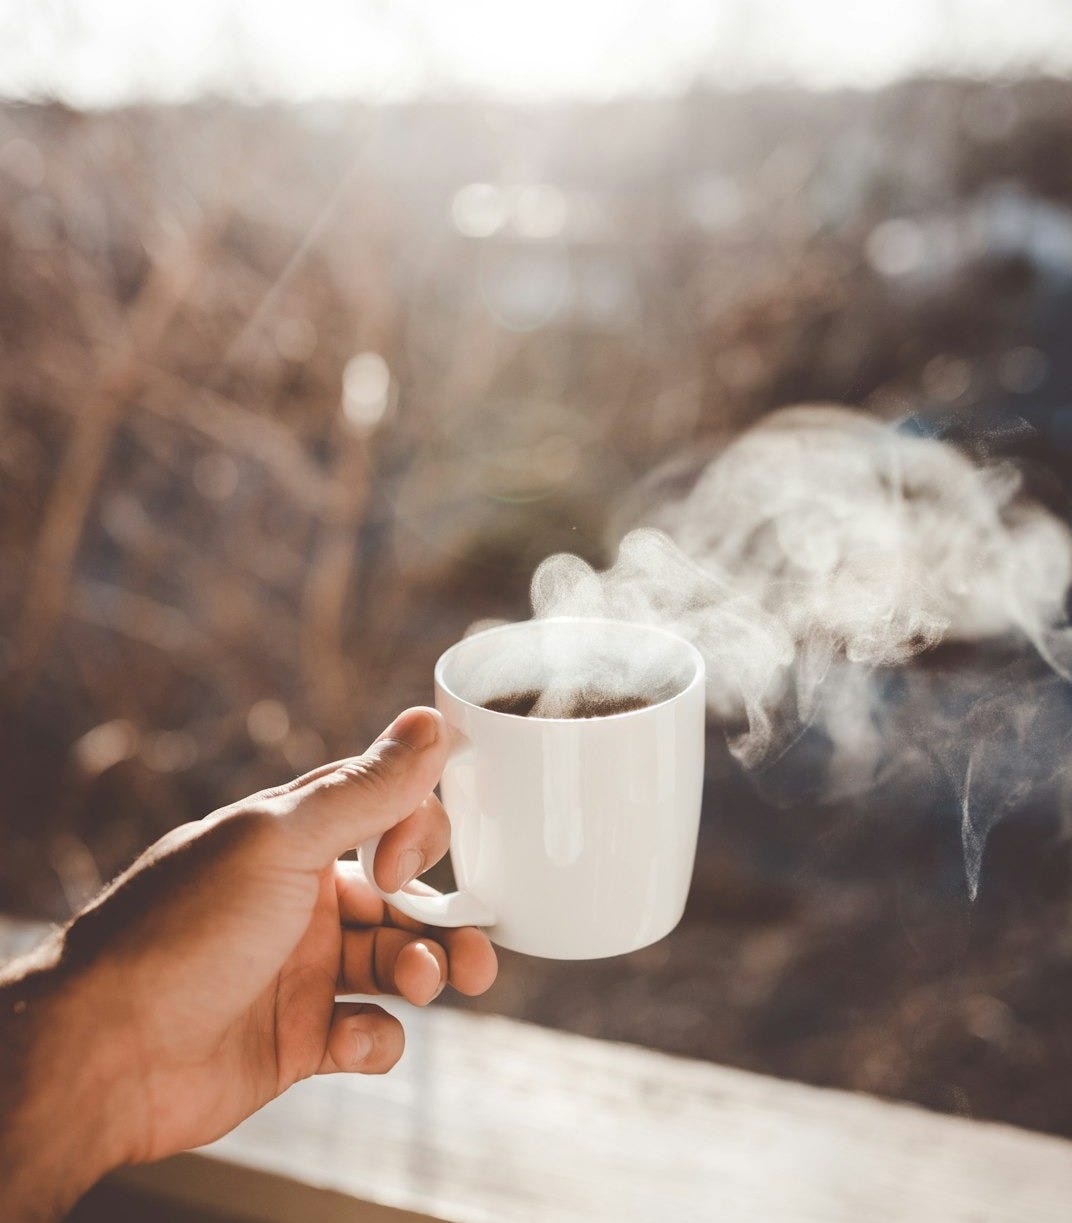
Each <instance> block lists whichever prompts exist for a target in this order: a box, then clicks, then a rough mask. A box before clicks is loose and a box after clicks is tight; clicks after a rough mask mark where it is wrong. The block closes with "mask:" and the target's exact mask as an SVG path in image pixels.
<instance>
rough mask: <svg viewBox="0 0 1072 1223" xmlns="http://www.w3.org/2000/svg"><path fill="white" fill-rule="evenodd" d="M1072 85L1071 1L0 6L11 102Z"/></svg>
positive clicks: (370, 0) (1, 64) (117, 1)
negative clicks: (912, 82)
mask: <svg viewBox="0 0 1072 1223" xmlns="http://www.w3.org/2000/svg"><path fill="white" fill-rule="evenodd" d="M1034 68H1041V69H1046V70H1049V71H1056V72H1059V73H1061V74H1068V73H1070V72H1072V0H1015V2H1013V0H490V2H489V0H285V2H284V0H174V2H172V3H168V4H164V3H162V2H161V0H0V93H2V94H5V95H7V96H16V97H26V96H40V95H42V94H45V95H53V96H59V97H61V98H63V99H65V100H66V101H68V102H71V103H73V104H75V105H106V104H109V103H114V102H121V101H126V100H130V99H132V98H136V97H150V98H157V99H175V98H188V97H191V96H194V95H196V94H198V93H202V92H205V91H210V92H224V93H230V92H234V93H239V94H248V93H253V94H257V95H260V96H270V97H279V98H287V99H308V98H317V97H366V98H400V97H406V96H412V95H413V94H415V93H419V92H421V91H423V90H425V89H428V88H433V89H439V90H442V89H453V90H457V89H463V90H466V91H470V92H473V91H475V92H480V93H485V94H492V95H496V96H506V97H512V98H520V99H532V98H542V97H563V96H565V97H578V96H579V97H602V96H607V95H609V94H615V93H622V92H630V91H642V92H652V91H655V92H663V91H668V90H671V91H672V90H674V89H678V88H681V87H683V86H685V85H687V84H689V83H690V82H691V81H693V80H696V79H697V78H700V79H707V80H710V81H713V82H715V83H721V84H730V85H744V84H750V83H755V82H761V81H787V80H788V81H794V82H798V83H801V84H806V85H813V86H820V87H821V86H832V85H874V84H881V83H883V82H886V81H889V80H893V79H896V78H898V77H902V76H905V75H907V74H910V73H913V72H926V71H958V72H969V73H976V74H980V75H1001V74H1011V73H1016V72H1021V71H1024V70H1028V69H1034Z"/></svg>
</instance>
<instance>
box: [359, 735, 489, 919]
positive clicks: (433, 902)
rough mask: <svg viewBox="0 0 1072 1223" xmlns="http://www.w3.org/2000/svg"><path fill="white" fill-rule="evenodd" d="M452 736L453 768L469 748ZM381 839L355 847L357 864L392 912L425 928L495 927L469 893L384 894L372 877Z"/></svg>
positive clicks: (403, 891) (485, 908)
mask: <svg viewBox="0 0 1072 1223" xmlns="http://www.w3.org/2000/svg"><path fill="white" fill-rule="evenodd" d="M452 734H453V736H454V742H453V744H452V745H451V749H450V754H449V755H448V757H447V763H448V764H455V763H458V762H459V761H461V760H463V759H464V758H465V757H466V756H467V755H469V753H470V752H471V751H472V746H473V745H472V744H471V743H470V742H469V740H468V739H467V738H466V737H465V736H464V735H463V734H462V733H461V732H460V731H458V730H454V729H453V728H452ZM382 837H383V833H380V834H378V835H377V836H374V837H369V839H368V840H367V841H365V842H363V844H361V845H360V846H359V847H358V850H357V860H358V862H360V864H361V869H362V870H363V871H364V872H365V878H366V879H367V880H368V882H369V886H370V887H371V888H372V889H373V890H374V891H375V892H377V893H378V894H379V895H380V897H381V898H382V899H383V900H385V901H387V903H388V904H389V905H390V906H391V907H392V908H393V909H397V910H398V911H399V913H405V915H406V916H407V917H412V918H413V919H414V920H415V921H419V922H423V923H424V924H425V925H428V926H450V927H454V926H493V925H494V924H495V922H496V921H497V918H496V916H495V914H494V913H492V911H491V910H490V909H489V908H488V906H487V905H486V904H484V902H483V901H482V900H478V899H477V898H476V897H475V896H474V895H473V893H472V892H462V891H458V892H447V893H446V895H432V896H429V895H427V894H424V893H421V892H407V891H406V889H405V888H402V889H401V890H400V891H397V892H385V891H384V890H383V888H381V887H380V885H379V884H378V883H377V882H376V877H375V875H374V874H373V873H372V864H373V862H375V860H376V850H377V849H378V848H379V845H380V840H381V838H382Z"/></svg>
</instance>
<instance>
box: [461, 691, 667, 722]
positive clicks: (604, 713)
mask: <svg viewBox="0 0 1072 1223" xmlns="http://www.w3.org/2000/svg"><path fill="white" fill-rule="evenodd" d="M542 695H543V693H541V692H535V691H529V692H511V693H508V694H507V695H506V696H496V697H492V699H491V700H490V701H484V703H483V704H484V708H485V709H490V710H491V711H492V713H512V714H514V715H515V716H517V717H519V718H529V717H532V716H533V713H532V711H533V709H534V708H535V706H536V702H537V701H538V700H539V699H540V697H541V696H542ZM652 704H654V702H653V701H652V700H650V699H649V698H648V697H646V696H599V695H595V696H587V695H584V694H581V693H578V694H577V695H576V696H574V697H571V698H570V700H569V703H568V704H567V705H566V707H565V709H564V710H563V711H562V712H559V713H556V714H555V715H554V716H555V717H559V718H609V717H610V716H611V715H612V714H616V713H632V712H633V710H635V709H646V708H647V707H648V706H649V705H652ZM536 716H537V717H539V714H537V715H536Z"/></svg>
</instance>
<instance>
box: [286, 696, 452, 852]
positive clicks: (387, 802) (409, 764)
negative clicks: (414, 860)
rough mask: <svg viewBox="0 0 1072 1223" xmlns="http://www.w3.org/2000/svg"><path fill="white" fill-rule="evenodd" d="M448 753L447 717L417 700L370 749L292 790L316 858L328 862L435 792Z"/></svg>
mask: <svg viewBox="0 0 1072 1223" xmlns="http://www.w3.org/2000/svg"><path fill="white" fill-rule="evenodd" d="M446 759H447V735H446V734H445V733H444V731H443V717H442V715H441V714H440V713H438V712H437V711H436V710H434V709H428V708H426V707H424V706H417V707H416V708H413V709H407V710H406V711H405V712H404V713H400V714H399V715H398V717H397V718H395V720H394V721H393V722H392V723H391V725H390V726H388V727H387V729H386V730H385V731H384V732H383V734H381V735H380V736H379V738H378V739H377V740H376V742H375V743H373V744H372V746H371V747H370V748H369V749H368V751H367V752H365V754H364V755H362V756H354V757H352V758H351V759H350V760H343V761H340V762H339V764H337V765H336V766H335V767H334V768H333V769H331V770H330V771H329V772H325V773H324V774H323V775H322V776H318V777H315V778H313V779H311V780H310V781H309V782H308V783H306V784H305V785H300V786H299V787H298V788H297V789H295V790H293V791H291V793H290V794H289V795H287V798H288V799H289V800H290V801H289V803H288V810H287V811H286V813H285V814H284V816H283V820H284V822H285V823H286V824H287V825H288V827H289V829H290V830H291V831H293V833H294V834H295V836H296V838H297V839H298V842H299V844H300V845H301V846H302V857H303V858H304V857H306V856H308V858H309V864H310V865H315V866H316V867H322V866H326V865H327V864H328V863H329V862H330V861H332V860H333V859H334V858H337V857H338V856H339V854H341V853H345V852H346V850H348V849H353V848H354V846H355V845H360V844H361V842H362V841H365V840H367V839H368V838H369V837H372V836H376V835H377V833H381V832H386V831H387V829H388V828H392V827H394V825H395V824H397V823H399V821H400V820H404V819H405V818H406V816H408V815H410V814H412V812H413V811H414V810H415V809H416V808H417V807H419V806H420V804H421V803H422V802H424V800H425V799H426V798H427V797H428V795H429V794H431V792H432V790H433V789H434V788H435V784H436V782H437V781H438V780H439V774H440V773H441V772H442V771H443V765H444V764H445V763H446Z"/></svg>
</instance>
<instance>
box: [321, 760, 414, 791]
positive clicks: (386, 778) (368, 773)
mask: <svg viewBox="0 0 1072 1223" xmlns="http://www.w3.org/2000/svg"><path fill="white" fill-rule="evenodd" d="M397 778H398V762H397V758H396V754H395V753H394V752H391V751H382V750H376V751H372V752H369V753H367V754H366V755H364V756H359V757H357V759H355V760H348V761H347V762H346V763H345V764H343V765H340V766H339V768H338V770H337V771H336V773H335V775H334V776H333V777H332V778H331V782H332V783H334V784H336V785H341V786H358V787H359V788H360V789H362V790H366V791H368V792H369V793H371V794H374V795H376V794H386V793H387V792H388V791H389V790H390V789H391V788H392V787H393V786H394V785H395V783H396V781H397Z"/></svg>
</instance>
